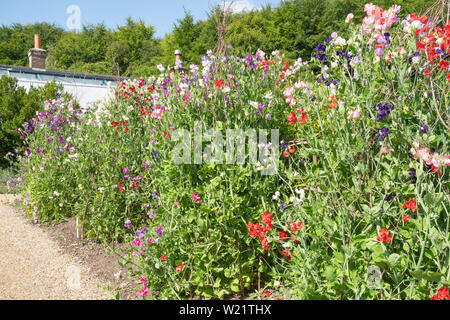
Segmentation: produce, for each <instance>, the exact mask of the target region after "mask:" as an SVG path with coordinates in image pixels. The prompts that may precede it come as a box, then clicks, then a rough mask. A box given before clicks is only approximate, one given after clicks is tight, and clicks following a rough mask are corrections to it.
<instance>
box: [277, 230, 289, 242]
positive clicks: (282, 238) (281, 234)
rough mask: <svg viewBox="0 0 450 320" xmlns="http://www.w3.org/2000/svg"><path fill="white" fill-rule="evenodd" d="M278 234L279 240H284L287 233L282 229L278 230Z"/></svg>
mask: <svg viewBox="0 0 450 320" xmlns="http://www.w3.org/2000/svg"><path fill="white" fill-rule="evenodd" d="M279 235H280V241H284V240H286V239H287V237H288V236H287V234H286V232H284V231H280V232H279Z"/></svg>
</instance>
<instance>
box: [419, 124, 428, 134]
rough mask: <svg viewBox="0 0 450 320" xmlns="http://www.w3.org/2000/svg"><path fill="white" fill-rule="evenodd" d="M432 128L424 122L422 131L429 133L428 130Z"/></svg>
mask: <svg viewBox="0 0 450 320" xmlns="http://www.w3.org/2000/svg"><path fill="white" fill-rule="evenodd" d="M429 130H430V128H428V126H427V125H426V124H424V125H423V126H421V127H420V131H421V132H422V133H424V134H425V133H428V131H429Z"/></svg>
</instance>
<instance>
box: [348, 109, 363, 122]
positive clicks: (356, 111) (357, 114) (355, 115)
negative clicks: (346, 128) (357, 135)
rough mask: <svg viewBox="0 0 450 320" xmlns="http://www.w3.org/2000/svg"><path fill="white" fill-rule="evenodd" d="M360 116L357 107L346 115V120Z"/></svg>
mask: <svg viewBox="0 0 450 320" xmlns="http://www.w3.org/2000/svg"><path fill="white" fill-rule="evenodd" d="M360 116H361V112H360V111H359V110H358V109H356V110H354V111H352V113H351V114H350V115H349V116H348V118H347V119H348V120H351V119H359V117H360Z"/></svg>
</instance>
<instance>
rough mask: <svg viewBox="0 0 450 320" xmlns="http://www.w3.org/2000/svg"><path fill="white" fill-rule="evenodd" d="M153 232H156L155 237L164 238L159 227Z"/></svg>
mask: <svg viewBox="0 0 450 320" xmlns="http://www.w3.org/2000/svg"><path fill="white" fill-rule="evenodd" d="M155 230H156V236H160V237H164V236H165V234H164V233H163V232H162V227H161V226H158V227H156V228H155Z"/></svg>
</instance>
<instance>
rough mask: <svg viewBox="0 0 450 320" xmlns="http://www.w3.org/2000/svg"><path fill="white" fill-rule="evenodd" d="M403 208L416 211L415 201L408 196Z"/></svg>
mask: <svg viewBox="0 0 450 320" xmlns="http://www.w3.org/2000/svg"><path fill="white" fill-rule="evenodd" d="M403 209H411V211H412V212H416V211H417V203H416V202H415V201H414V200H413V199H412V198H409V201H408V202H406V203H405V204H404V205H403Z"/></svg>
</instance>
